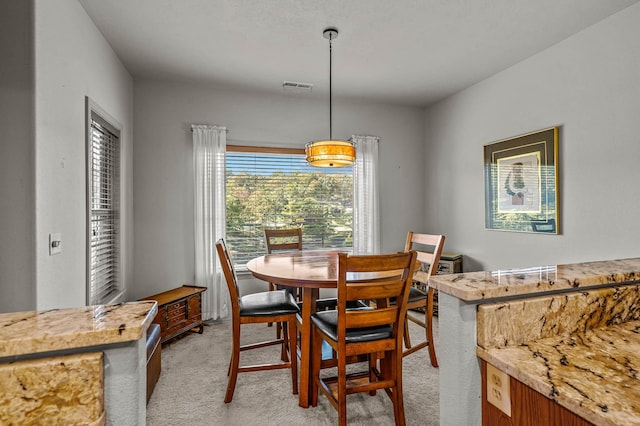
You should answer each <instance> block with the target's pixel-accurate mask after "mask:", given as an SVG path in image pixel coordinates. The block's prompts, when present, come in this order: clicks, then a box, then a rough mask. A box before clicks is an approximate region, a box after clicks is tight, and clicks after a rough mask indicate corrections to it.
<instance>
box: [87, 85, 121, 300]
mask: <svg viewBox="0 0 640 426" xmlns="http://www.w3.org/2000/svg"><path fill="white" fill-rule="evenodd" d="M85 114H86V122H85V128H86V141H85V142H86V143H85V163H86V200H85V206H86V263H85V265H86V298H85V299H86V304H87V306H89V305H95V304H96V303H94V302H93V301H92V299H93V298H92V292H91V288H92V283H91V272H92V268H91V243H92V241H91V234H92V226H91V225H92V224H91V222H92V208H91V201H92V194H93V192H92V190H93V188H92V186H93V185H92V183H93V174H92V160H93V157H92V149H93V126H92V122H93V121H96V122H97V123H98V124H99V125H100V126H102V127H104V128H105V129H106V130H108V131H109V132H110V133H112V134H113V135H114V136H115V137H116V138H117V140H118V148H117V156H118V158H117V162H118V167H117V183H118V188H117V192H118V194H117V208H116V211H117V213H116V222H117V236H116V245H117V254H116V258H117V265H118V266H117V268H116V279H115V281H116V291H115V292H112V293H110V294H109V295H108V297H106V298H105V299H104V300H100V301H99V302H97V304H101V305H106V304H113V303H118V302H120V301H122V299H123V296H124V294H125V292H126V288H125V283H124V280H123V266H124V255H123V251H124V250H123V241H124V239H123V234H122V230H123V223H122V222H123V217H124V215H123V208H122V207H123V206H124V205H125V204H124V191H123V188H124V184H123V179H122V177H123V173H122V169H123V150H124V147H123V143H122V125H121V124H120V123H119V122H118V120H116V119H115V118H113V117H112V116H111V115H110V114H108V113H107V112H106V111H105V110H103V109H102V108H101V107H100V106H98V104H96V103H95V102H94V101H93V100H91V99H90V98H89V97H85Z"/></svg>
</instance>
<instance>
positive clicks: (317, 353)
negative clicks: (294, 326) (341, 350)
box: [310, 326, 322, 407]
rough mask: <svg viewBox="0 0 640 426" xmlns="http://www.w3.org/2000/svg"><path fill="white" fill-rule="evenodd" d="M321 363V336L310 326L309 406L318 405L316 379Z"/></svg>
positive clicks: (317, 378) (318, 376)
mask: <svg viewBox="0 0 640 426" xmlns="http://www.w3.org/2000/svg"><path fill="white" fill-rule="evenodd" d="M321 363H322V337H321V336H320V333H318V331H317V330H316V329H315V327H314V326H311V372H310V376H311V377H310V379H311V380H310V383H311V397H310V399H311V406H312V407H317V406H318V392H319V388H318V386H319V385H318V381H319V379H320V365H321Z"/></svg>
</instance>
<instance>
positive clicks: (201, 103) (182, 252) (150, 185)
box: [134, 81, 424, 297]
mask: <svg viewBox="0 0 640 426" xmlns="http://www.w3.org/2000/svg"><path fill="white" fill-rule="evenodd" d="M274 84H277V82H275V83H274ZM134 99H135V102H134V103H135V109H134V114H135V117H136V122H135V131H134V134H135V140H136V144H135V147H134V158H135V168H134V192H135V194H136V198H135V213H134V214H135V220H134V223H135V228H136V235H135V259H136V264H135V273H134V277H135V283H136V287H135V297H144V296H148V295H151V294H154V293H156V292H159V291H164V290H167V289H169V288H172V287H176V286H179V285H182V284H185V283H193V279H194V275H195V274H194V259H193V258H194V249H193V244H194V243H193V232H194V231H193V168H192V148H191V145H192V141H191V131H190V125H191V124H192V123H197V124H218V125H224V126H227V127H228V128H229V129H230V132H229V134H228V139H229V143H236V144H238V142H239V143H240V144H250V143H251V142H254V143H258V144H260V143H264V145H266V146H292V147H299V148H302V147H304V144H305V143H306V142H308V141H311V140H314V139H317V138H321V137H327V136H328V132H329V117H328V115H329V113H328V99H326V96H321V95H320V94H315V93H313V94H311V95H306V96H305V95H293V96H292V95H285V94H282V95H262V94H258V93H245V92H241V91H237V90H235V91H234V90H229V89H227V90H223V89H215V88H211V87H205V86H202V85H198V84H178V83H166V82H154V81H136V86H135V95H134ZM423 124H424V123H423V111H422V110H420V109H418V108H407V107H394V106H385V105H375V104H365V103H357V102H345V101H339V100H335V99H334V108H333V136H334V137H338V138H348V137H349V136H350V135H351V134H370V135H375V136H379V137H380V138H381V142H380V160H381V180H380V181H381V199H382V211H381V221H382V235H381V240H382V249H383V250H388V251H395V250H400V249H402V247H403V245H404V240H405V237H406V232H407V231H408V230H409V229H410V228H415V229H417V228H418V227H420V225H421V224H422V223H423V222H424V215H423V212H422V210H421V206H423V205H424V200H423V198H422V189H421V188H422V185H423V182H422V174H423V172H422V158H424V146H423V143H422V141H423V140H424V125H423Z"/></svg>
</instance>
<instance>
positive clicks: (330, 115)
mask: <svg viewBox="0 0 640 426" xmlns="http://www.w3.org/2000/svg"><path fill="white" fill-rule="evenodd" d="M332 39H333V37H332V36H331V34H329V140H330V141H332V140H333V132H332V130H333V128H332V126H333V120H332V114H331V104H332V97H331V89H332V88H331V68H332V64H331V57H332V54H331V50H332V47H331V40H332Z"/></svg>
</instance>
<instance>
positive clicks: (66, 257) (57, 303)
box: [35, 0, 133, 309]
mask: <svg viewBox="0 0 640 426" xmlns="http://www.w3.org/2000/svg"><path fill="white" fill-rule="evenodd" d="M35 85H36V101H35V107H36V120H35V133H36V144H35V147H36V152H35V162H36V165H35V184H36V185H35V186H36V198H35V205H36V236H35V243H36V247H35V250H36V251H35V252H36V282H37V309H48V308H59V307H71V306H83V305H85V304H86V186H85V182H86V165H85V143H86V142H85V96H89V97H90V98H91V99H92V100H93V101H94V102H96V103H97V104H98V105H99V106H100V107H101V108H102V109H103V110H105V111H106V112H107V113H109V114H110V115H111V116H112V117H114V118H115V119H116V120H118V121H119V122H120V124H121V125H122V126H123V129H122V134H121V141H122V144H123V151H122V152H123V158H124V164H123V167H122V170H121V173H122V178H123V181H124V187H123V188H122V190H123V192H124V201H125V202H124V205H123V206H122V208H123V210H124V217H125V220H124V224H123V232H124V236H125V237H124V247H123V249H124V258H125V259H126V262H125V265H124V267H123V269H124V270H123V273H124V281H125V284H128V285H129V286H131V279H130V278H131V274H132V266H133V264H132V260H133V259H132V255H133V251H132V244H133V228H132V227H131V225H132V217H133V211H132V199H133V197H132V181H131V176H132V149H133V147H132V145H133V139H132V129H133V79H132V78H131V76H130V75H129V73H128V72H127V70H126V69H125V68H124V67H123V65H122V64H121V62H120V61H119V59H118V58H117V57H116V55H115V54H114V52H113V50H112V49H111V47H110V46H109V45H108V44H107V42H106V41H105V40H104V38H103V37H102V34H101V33H100V32H99V31H98V29H97V28H96V27H95V25H94V24H93V22H92V21H91V20H90V19H89V17H88V16H87V14H86V13H85V11H84V9H83V8H82V7H81V6H80V4H79V3H78V2H77V0H57V1H50V0H36V2H35ZM53 232H60V233H62V253H61V254H59V255H55V256H49V252H48V238H49V233H53Z"/></svg>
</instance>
